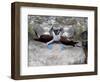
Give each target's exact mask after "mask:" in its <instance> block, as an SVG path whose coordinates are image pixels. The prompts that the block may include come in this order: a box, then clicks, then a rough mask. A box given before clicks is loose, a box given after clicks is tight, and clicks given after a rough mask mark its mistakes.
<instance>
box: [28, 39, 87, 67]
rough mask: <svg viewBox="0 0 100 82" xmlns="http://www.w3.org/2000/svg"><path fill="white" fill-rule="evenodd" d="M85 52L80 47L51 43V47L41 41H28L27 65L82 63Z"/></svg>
mask: <svg viewBox="0 0 100 82" xmlns="http://www.w3.org/2000/svg"><path fill="white" fill-rule="evenodd" d="M85 58H86V57H85V53H84V51H83V48H82V47H72V46H66V45H64V49H63V50H62V49H61V44H53V45H52V49H48V48H47V45H46V44H45V43H42V42H37V41H34V40H33V41H30V42H29V47H28V66H51V65H73V64H84V61H85Z"/></svg>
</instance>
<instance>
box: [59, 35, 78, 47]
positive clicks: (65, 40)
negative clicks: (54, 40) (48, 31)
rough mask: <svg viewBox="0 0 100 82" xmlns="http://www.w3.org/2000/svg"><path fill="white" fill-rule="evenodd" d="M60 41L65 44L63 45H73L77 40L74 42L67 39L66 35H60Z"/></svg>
mask: <svg viewBox="0 0 100 82" xmlns="http://www.w3.org/2000/svg"><path fill="white" fill-rule="evenodd" d="M60 42H61V43H63V44H65V45H72V46H75V44H77V43H78V42H74V41H73V40H70V41H69V40H68V39H67V37H64V36H61V39H60Z"/></svg>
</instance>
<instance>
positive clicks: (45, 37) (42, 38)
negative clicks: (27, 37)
mask: <svg viewBox="0 0 100 82" xmlns="http://www.w3.org/2000/svg"><path fill="white" fill-rule="evenodd" d="M52 39H53V37H52V36H50V35H41V36H40V38H38V39H34V40H36V41H40V42H44V43H46V42H49V41H50V40H52Z"/></svg>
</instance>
